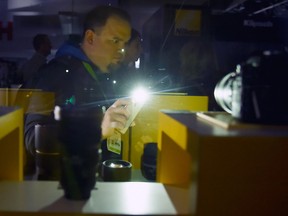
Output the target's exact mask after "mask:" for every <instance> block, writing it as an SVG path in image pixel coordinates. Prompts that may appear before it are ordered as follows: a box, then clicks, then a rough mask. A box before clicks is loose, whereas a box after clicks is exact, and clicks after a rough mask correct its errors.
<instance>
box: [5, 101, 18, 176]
mask: <svg viewBox="0 0 288 216" xmlns="http://www.w3.org/2000/svg"><path fill="white" fill-rule="evenodd" d="M0 180H15V181H21V180H23V110H22V109H18V108H13V107H0Z"/></svg>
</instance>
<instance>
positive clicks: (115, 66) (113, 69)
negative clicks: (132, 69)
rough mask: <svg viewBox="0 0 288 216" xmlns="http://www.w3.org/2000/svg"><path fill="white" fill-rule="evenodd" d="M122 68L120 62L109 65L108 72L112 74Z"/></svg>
mask: <svg viewBox="0 0 288 216" xmlns="http://www.w3.org/2000/svg"><path fill="white" fill-rule="evenodd" d="M120 67H121V63H120V62H118V63H116V64H115V63H111V64H109V65H108V67H107V69H108V72H109V73H111V72H114V71H117V70H118V69H119V68H120Z"/></svg>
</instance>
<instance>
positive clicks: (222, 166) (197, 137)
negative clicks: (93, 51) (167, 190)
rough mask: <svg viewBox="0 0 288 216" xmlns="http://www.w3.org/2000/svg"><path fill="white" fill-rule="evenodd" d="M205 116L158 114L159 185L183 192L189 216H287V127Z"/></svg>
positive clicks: (224, 115)
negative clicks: (175, 188) (184, 192)
mask: <svg viewBox="0 0 288 216" xmlns="http://www.w3.org/2000/svg"><path fill="white" fill-rule="evenodd" d="M206 114H207V115H206V116H209V117H208V118H205V117H204V118H203V113H201V115H198V113H192V112H189V111H187V112H179V111H175V110H174V111H165V112H161V113H160V119H159V139H158V148H159V152H158V160H157V181H158V182H161V183H163V184H164V185H173V186H177V187H179V188H183V189H185V190H186V192H187V193H188V194H186V196H184V200H185V201H186V199H185V198H187V199H188V203H189V204H188V205H189V212H190V213H192V215H197V216H200V215H201V216H204V215H205V216H209V215H214V216H218V215H219V216H223V215H225V216H226V215H233V216H238V215H239V216H240V215H241V216H243V215H245V216H248V215H249V216H250V215H251V216H252V215H253V216H255V215H262V216H263V215H267V216H268V215H283V216H284V215H288V205H287V204H288V169H287V155H288V126H277V125H270V126H269V125H251V124H245V123H237V121H235V119H233V118H232V117H231V116H230V114H228V113H222V114H221V115H220V114H219V113H215V118H214V115H213V113H209V112H208V113H206ZM204 116H205V113H204ZM229 125H230V126H231V127H229ZM171 198H172V199H173V196H171ZM176 201H177V199H174V202H173V203H174V204H175V203H176Z"/></svg>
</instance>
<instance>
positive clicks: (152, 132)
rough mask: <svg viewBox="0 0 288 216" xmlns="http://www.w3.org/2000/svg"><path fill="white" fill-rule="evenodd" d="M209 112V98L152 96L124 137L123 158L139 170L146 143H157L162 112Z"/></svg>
mask: <svg viewBox="0 0 288 216" xmlns="http://www.w3.org/2000/svg"><path fill="white" fill-rule="evenodd" d="M162 109H173V110H188V111H207V109H208V97H206V96H187V95H150V97H149V99H148V100H147V101H146V103H145V104H144V106H143V107H142V109H141V110H140V112H139V113H138V115H137V116H136V118H135V126H133V127H130V128H129V131H128V132H126V133H125V134H124V135H123V136H122V140H123V144H124V146H123V158H124V159H125V160H129V161H130V162H131V163H132V164H133V168H134V169H139V168H140V165H141V156H142V154H143V148H144V145H145V144H146V143H149V142H157V136H158V122H159V120H158V118H159V113H160V110H162Z"/></svg>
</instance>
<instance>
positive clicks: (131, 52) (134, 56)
mask: <svg viewBox="0 0 288 216" xmlns="http://www.w3.org/2000/svg"><path fill="white" fill-rule="evenodd" d="M141 52H142V38H141V35H140V33H139V32H138V31H137V30H136V29H134V28H132V30H131V37H130V39H129V41H128V42H127V43H126V45H125V55H124V59H123V63H124V64H125V65H129V64H131V63H133V64H134V63H135V62H136V61H137V60H138V59H139V57H140V55H141Z"/></svg>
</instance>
